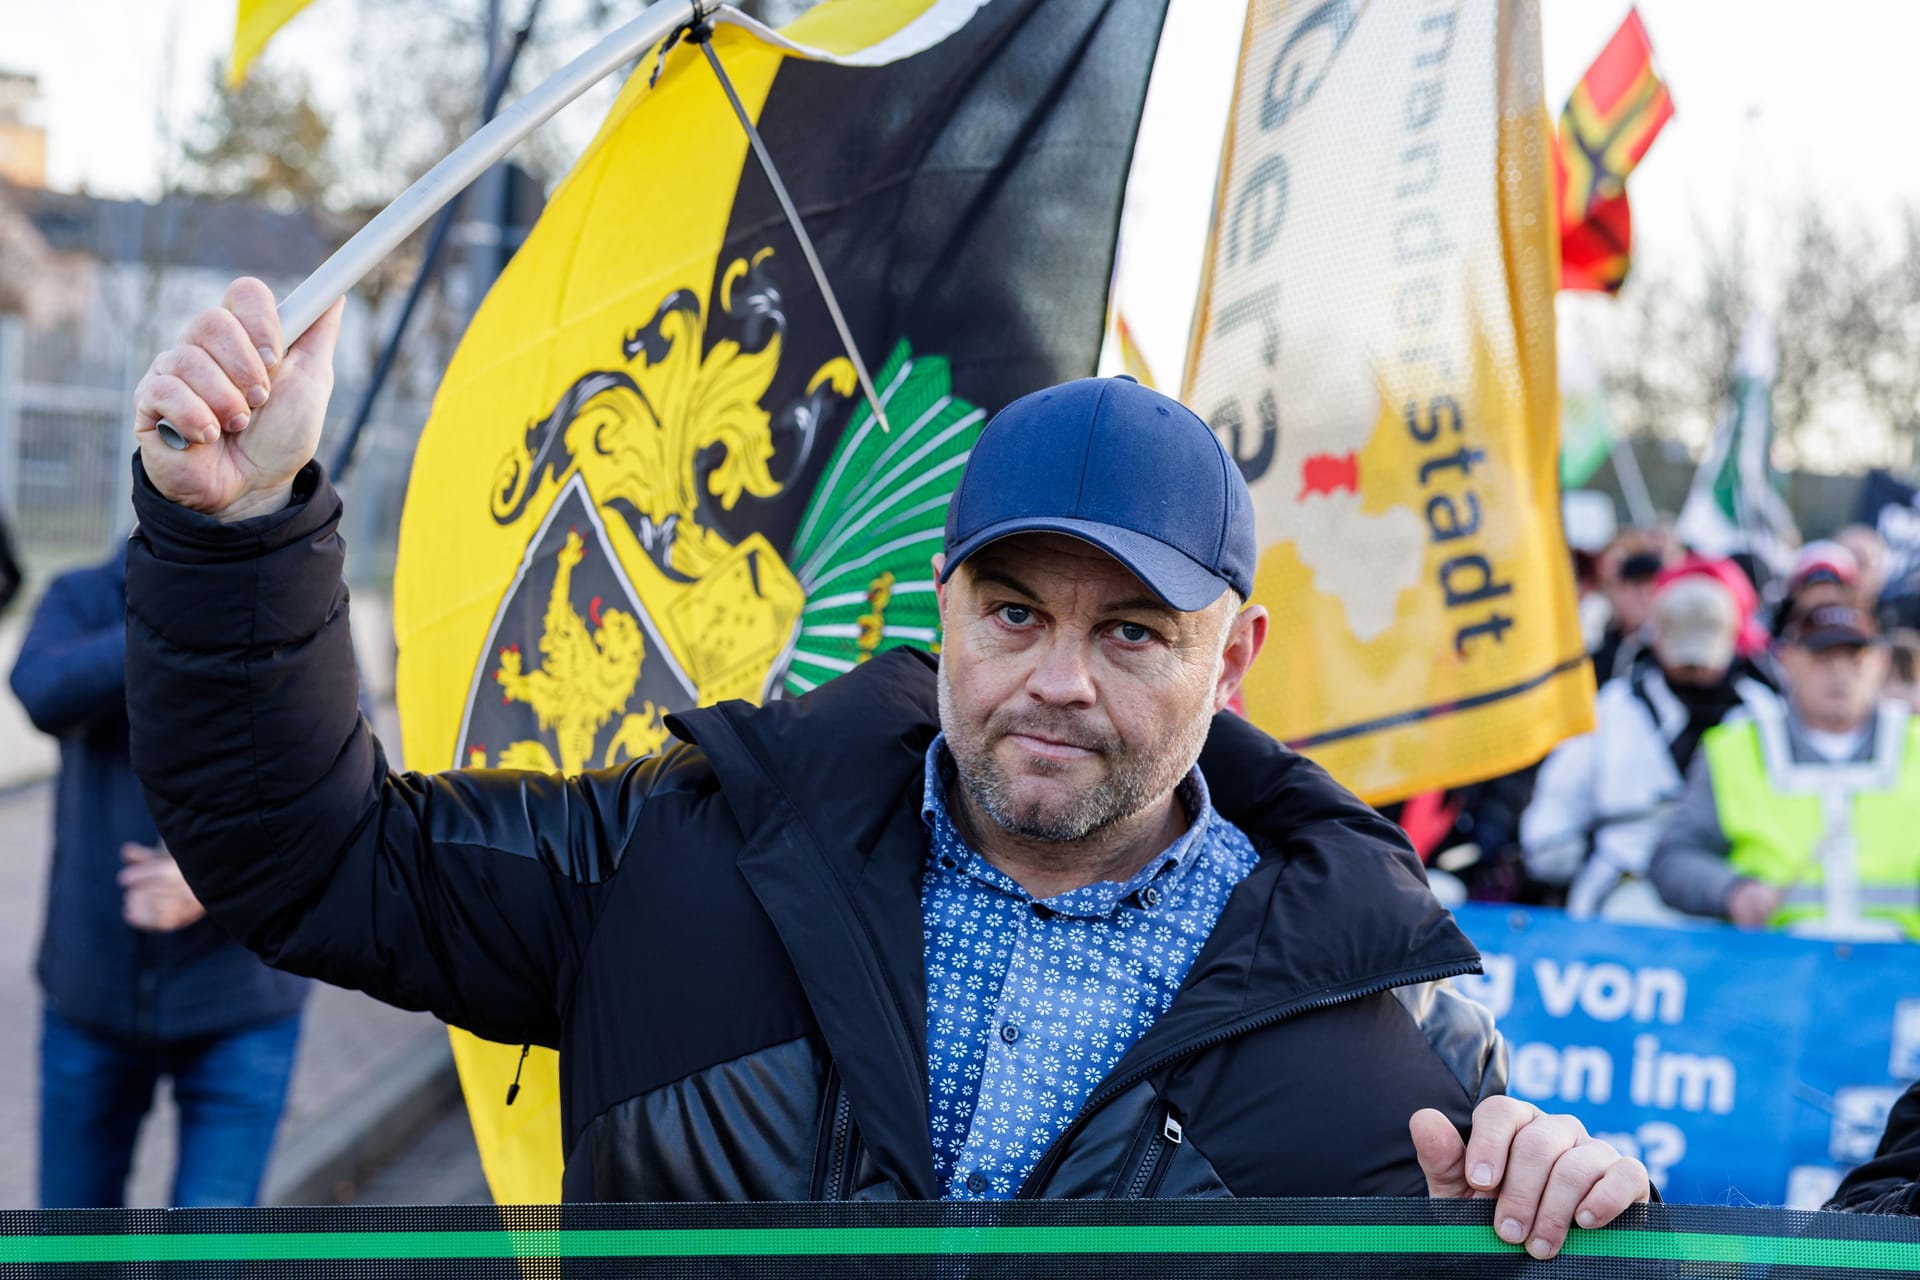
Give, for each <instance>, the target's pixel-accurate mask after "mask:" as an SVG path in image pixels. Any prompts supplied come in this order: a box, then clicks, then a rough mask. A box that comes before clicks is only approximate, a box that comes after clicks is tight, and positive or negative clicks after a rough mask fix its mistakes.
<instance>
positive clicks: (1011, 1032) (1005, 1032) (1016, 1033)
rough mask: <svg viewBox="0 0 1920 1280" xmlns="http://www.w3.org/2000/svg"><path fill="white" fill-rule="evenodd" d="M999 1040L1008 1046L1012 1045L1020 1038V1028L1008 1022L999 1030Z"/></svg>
mask: <svg viewBox="0 0 1920 1280" xmlns="http://www.w3.org/2000/svg"><path fill="white" fill-rule="evenodd" d="M1000 1038H1001V1039H1002V1040H1005V1041H1006V1042H1007V1043H1008V1044H1012V1043H1013V1042H1014V1041H1015V1040H1018V1039H1019V1038H1020V1028H1018V1027H1016V1026H1014V1025H1013V1024H1012V1023H1011V1022H1009V1023H1008V1024H1007V1025H1006V1026H1004V1027H1002V1028H1000Z"/></svg>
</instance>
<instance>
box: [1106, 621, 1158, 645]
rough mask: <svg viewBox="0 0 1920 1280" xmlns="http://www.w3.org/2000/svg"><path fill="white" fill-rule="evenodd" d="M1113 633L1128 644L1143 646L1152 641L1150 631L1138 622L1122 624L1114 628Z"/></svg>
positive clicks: (1151, 632)
mask: <svg viewBox="0 0 1920 1280" xmlns="http://www.w3.org/2000/svg"><path fill="white" fill-rule="evenodd" d="M1115 632H1116V633H1117V634H1118V635H1119V637H1120V638H1121V639H1122V640H1124V641H1126V642H1127V643H1128V644H1145V643H1146V642H1147V641H1149V640H1151V639H1153V631H1152V629H1151V628H1149V627H1145V626H1142V625H1141V624H1140V623H1138V622H1123V623H1121V624H1120V625H1119V626H1118V627H1117V628H1115Z"/></svg>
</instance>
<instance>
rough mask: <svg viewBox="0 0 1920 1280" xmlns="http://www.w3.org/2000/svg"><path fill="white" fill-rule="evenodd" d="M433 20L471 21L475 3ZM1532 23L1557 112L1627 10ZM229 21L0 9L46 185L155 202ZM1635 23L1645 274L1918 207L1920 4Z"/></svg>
mask: <svg viewBox="0 0 1920 1280" xmlns="http://www.w3.org/2000/svg"><path fill="white" fill-rule="evenodd" d="M443 2H444V3H462V4H472V5H474V6H475V7H476V8H477V6H478V4H479V2H480V0H443ZM1391 2H1392V0H1374V3H1391ZM548 7H549V9H557V8H561V7H565V6H556V5H549V6H548ZM1542 9H1543V21H1542V25H1543V29H1544V41H1543V45H1544V47H1543V53H1544V58H1545V67H1546V73H1547V93H1548V103H1549V106H1550V107H1551V109H1552V110H1553V111H1554V112H1555V113H1557V112H1558V110H1559V107H1560V105H1561V104H1562V103H1563V102H1564V101H1565V99H1566V96H1567V93H1568V91H1569V89H1570V88H1571V87H1572V85H1573V83H1574V81H1575V80H1577V79H1578V78H1579V76H1580V74H1581V72H1582V71H1583V70H1584V69H1585V68H1586V66H1587V64H1588V63H1589V62H1590V61H1591V60H1592V58H1593V57H1594V55H1595V54H1596V53H1598V52H1599V50H1600V48H1601V46H1602V45H1603V44H1604V43H1605V42H1606V39H1607V37H1608V36H1609V35H1611V34H1612V32H1613V30H1614V29H1615V28H1616V27H1617V26H1618V25H1619V22H1620V20H1621V18H1622V17H1624V15H1625V14H1626V12H1627V6H1626V5H1625V4H1624V3H1616V2H1614V0H1542ZM507 10H508V13H509V16H510V18H511V17H512V16H513V15H516V14H517V13H518V12H519V6H518V5H516V4H514V3H512V2H511V0H509V3H508V4H507ZM1239 11H1240V7H1239V6H1238V5H1236V4H1233V3H1230V0H1173V8H1172V12H1171V16H1170V18H1169V24H1168V28H1167V33H1166V38H1165V42H1164V44H1163V48H1162V52H1161V66H1162V68H1163V71H1162V73H1161V76H1160V78H1161V80H1162V82H1163V84H1164V85H1165V86H1166V87H1164V88H1162V89H1160V90H1159V91H1158V92H1156V95H1155V101H1154V106H1153V111H1152V113H1151V115H1150V119H1149V121H1148V124H1147V127H1146V130H1145V132H1144V133H1143V137H1142V140H1141V149H1140V158H1141V165H1142V167H1141V168H1140V169H1137V170H1136V181H1135V186H1134V191H1133V196H1132V200H1133V203H1134V205H1135V206H1136V209H1135V213H1134V216H1133V220H1134V224H1135V225H1136V226H1139V225H1142V219H1143V218H1144V219H1145V220H1146V224H1147V225H1151V226H1154V227H1156V228H1158V229H1159V232H1160V233H1159V234H1156V235H1154V237H1153V240H1154V242H1155V244H1156V245H1158V246H1167V245H1173V246H1175V248H1174V249H1173V250H1172V251H1156V253H1155V254H1154V255H1153V257H1154V261H1153V263H1152V264H1151V267H1152V275H1153V277H1154V283H1153V285H1152V287H1151V292H1152V295H1153V296H1154V297H1155V298H1157V299H1164V300H1165V302H1164V304H1163V305H1158V306H1155V307H1152V308H1150V310H1152V311H1153V312H1154V314H1151V315H1148V314H1142V315H1140V316H1138V317H1137V318H1136V320H1135V326H1136V328H1137V329H1138V330H1140V332H1141V338H1142V342H1143V343H1144V344H1145V345H1146V346H1147V347H1148V352H1149V355H1150V356H1151V357H1152V358H1153V359H1154V360H1155V361H1156V364H1158V365H1159V366H1161V367H1160V368H1159V369H1158V370H1157V371H1158V372H1159V373H1160V375H1161V378H1162V381H1164V382H1168V383H1172V382H1174V381H1175V379H1176V378H1177V374H1178V363H1179V359H1180V356H1181V354H1182V351H1181V349H1182V347H1183V345H1184V334H1185V328H1186V324H1187V318H1188V313H1189V312H1190V310H1191V306H1192V292H1193V287H1194V278H1195V277H1196V276H1197V270H1198V261H1199V252H1200V241H1201V239H1202V238H1203V237H1204V234H1205V227H1206V218H1207V210H1208V208H1209V204H1210V200H1211V192H1212V185H1213V169H1214V164H1215V161H1216V158H1217V156H1218V150H1219V139H1220V136H1221V132H1222V129H1223V127H1224V114H1225V110H1226V100H1227V96H1228V90H1229V88H1230V86H1231V81H1232V68H1233V62H1234V53H1235V49H1236V46H1237V43H1238V36H1239V20H1238V16H1237V15H1238V12H1239ZM232 12H233V0H82V2H81V3H77V4H76V3H75V0H0V32H4V38H0V67H3V68H6V69H9V70H17V71H27V72H31V73H34V74H36V75H38V76H39V77H40V78H41V82H42V88H43V92H44V95H45V101H44V104H43V108H42V115H43V122H44V123H45V124H46V125H47V127H48V146H49V167H50V170H51V174H50V177H51V180H52V182H53V183H54V185H56V186H59V187H65V188H73V187H78V186H80V185H83V184H84V185H85V186H86V187H88V188H89V189H91V190H94V191H97V192H101V193H108V194H116V195H134V194H149V193H151V192H152V190H153V189H154V184H155V182H156V177H157V173H158V169H157V166H156V162H155V139H156V136H157V134H156V128H155V120H156V114H157V112H159V111H161V110H167V111H171V112H173V113H174V115H175V117H176V118H177V119H187V118H191V117H192V116H193V115H194V114H195V113H197V111H198V110H199V109H200V108H201V106H203V105H204V94H205V83H206V73H205V68H206V66H207V65H208V63H209V62H211V61H212V60H213V59H214V58H216V57H218V56H220V54H221V53H222V51H223V50H224V49H225V47H226V44H227V41H228V39H229V35H230V31H231V23H232ZM1640 12H1641V15H1642V18H1643V20H1644V21H1645V23H1646V26H1647V30H1648V32H1649V34H1650V35H1651V37H1652V39H1653V43H1654V49H1655V52H1656V55H1657V57H1658V59H1659V61H1660V65H1661V69H1662V71H1663V72H1664V74H1665V77H1666V79H1667V82H1668V85H1669V86H1670V88H1671V90H1672V92H1673V96H1674V100H1675V103H1676V107H1677V115H1676V118H1675V120H1674V121H1673V123H1671V124H1669V125H1668V126H1667V129H1666V131H1665V132H1664V133H1663V134H1662V135H1661V137H1660V139H1659V140H1658V142H1656V143H1655V145H1654V147H1653V150H1652V151H1651V153H1649V155H1648V157H1647V159H1646V161H1645V162H1644V163H1643V164H1642V165H1641V167H1640V169H1639V171H1638V172H1637V173H1636V174H1635V175H1634V178H1633V181H1632V184H1631V193H1632V198H1633V207H1634V225H1635V234H1636V248H1637V250H1638V251H1639V252H1640V253H1641V254H1643V255H1645V259H1644V260H1646V261H1649V262H1653V263H1656V264H1664V263H1665V262H1669V261H1684V259H1685V256H1686V255H1687V254H1688V253H1689V252H1690V250H1691V248H1692V246H1693V244H1694V243H1695V241H1696V234H1695V230H1694V228H1695V226H1696V221H1697V220H1704V221H1707V222H1710V223H1724V221H1725V220H1727V219H1728V218H1730V217H1731V216H1732V215H1733V211H1734V209H1735V208H1736V207H1738V206H1741V204H1742V202H1743V201H1744V207H1745V208H1747V210H1748V212H1749V217H1750V218H1751V220H1752V223H1751V225H1752V231H1753V243H1755V244H1756V245H1757V246H1759V248H1760V249H1761V251H1762V252H1764V251H1765V249H1766V247H1767V245H1768V240H1769V230H1770V227H1771V222H1772V219H1773V216H1774V214H1775V213H1776V212H1777V211H1779V210H1781V209H1784V208H1787V207H1791V206H1792V205H1793V204H1796V203H1798V202H1799V201H1801V200H1804V199H1807V198H1809V197H1813V198H1818V199H1819V200H1821V201H1824V202H1826V203H1827V204H1828V205H1830V206H1832V207H1833V208H1834V209H1835V210H1836V211H1837V212H1839V213H1841V214H1843V215H1847V214H1854V213H1859V214H1865V215H1868V216H1885V215H1887V214H1889V213H1890V211H1891V210H1893V209H1895V208H1897V207H1898V206H1899V205H1900V204H1901V203H1903V202H1907V201H1914V202H1920V166H1915V165H1913V164H1912V163H1910V161H1909V159H1908V156H1907V155H1906V147H1905V146H1904V145H1903V142H1904V124H1905V122H1906V121H1907V120H1908V119H1909V117H1910V111H1911V107H1910V104H1909V101H1908V99H1909V97H1910V94H1911V89H1910V85H1911V83H1912V74H1913V73H1912V59H1913V50H1914V49H1915V48H1916V47H1920V5H1914V4H1906V3H1893V2H1892V0H1826V3H1823V4H1821V5H1818V6H1809V5H1807V4H1805V3H1792V4H1790V3H1788V0H1643V2H1642V3H1641V5H1640ZM358 20H359V9H358V7H357V5H356V3H355V0H313V3H312V4H311V5H310V7H309V8H308V9H307V10H306V11H305V12H304V13H303V14H301V16H299V17H298V18H296V19H295V20H294V22H293V24H292V25H290V26H289V27H288V28H287V30H286V31H285V32H283V33H282V35H281V37H280V39H279V41H278V42H277V43H276V45H275V49H274V54H275V56H276V57H282V58H288V59H291V60H293V61H296V62H298V63H300V64H301V65H303V66H304V67H306V68H308V69H309V72H310V74H311V75H312V76H313V79H314V82H315V86H316V90H317V92H318V93H319V94H320V96H321V97H322V98H323V99H326V98H328V97H329V96H330V95H332V94H335V93H340V94H343V93H344V86H343V83H342V77H341V76H340V74H339V72H338V70H337V66H338V63H339V59H340V58H341V56H342V50H343V49H344V39H345V36H344V33H345V32H347V31H348V30H350V29H351V25H352V24H353V23H354V22H356V21H358ZM80 23H84V36H82V34H81V32H80V31H79V30H77V24H80ZM169 66H170V67H172V68H174V72H173V76H172V78H171V79H169V78H167V77H166V76H164V75H163V70H164V69H165V68H167V67H169ZM163 81H164V83H163ZM591 125H592V121H591V120H590V119H579V118H575V119H572V120H569V121H567V122H565V123H564V124H563V125H562V126H561V127H562V128H564V129H567V130H568V132H569V136H576V137H578V138H580V139H582V140H584V138H585V137H586V136H587V135H588V134H589V132H590V130H591ZM344 159H345V160H346V161H347V162H348V163H351V157H345V158H344ZM1143 176H1144V177H1145V179H1146V180H1145V181H1142V177H1143ZM1142 206H1144V207H1142ZM1130 269H1132V270H1142V271H1144V270H1146V268H1145V267H1144V266H1142V265H1141V264H1140V263H1138V262H1135V263H1134V264H1132V266H1131V267H1130ZM1176 300H1177V301H1176Z"/></svg>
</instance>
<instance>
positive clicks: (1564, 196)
mask: <svg viewBox="0 0 1920 1280" xmlns="http://www.w3.org/2000/svg"><path fill="white" fill-rule="evenodd" d="M1672 118H1673V99H1672V97H1670V96H1669V95H1668V93H1667V86H1666V84H1665V83H1664V82H1662V80H1661V79H1660V76H1659V74H1658V72H1656V71H1655V70H1654V65H1653V45H1652V43H1651V42H1649V41H1648V39H1647V29H1646V27H1644V26H1642V25H1641V22H1640V13H1639V11H1638V10H1636V9H1630V10H1628V11H1627V18H1626V21H1624V22H1622V23H1621V24H1620V29H1619V30H1618V31H1616V32H1614V33H1613V39H1611V40H1609V41H1607V47H1606V48H1604V49H1602V50H1601V51H1600V56H1599V57H1598V58H1595V59H1594V60H1593V65H1592V66H1591V67H1588V68H1587V74H1586V75H1585V76H1583V77H1581V80H1580V83H1579V84H1577V85H1575V86H1574V89H1573V94H1572V96H1570V97H1569V98H1568V99H1567V106H1566V109H1565V110H1564V111H1562V112H1561V113H1560V145H1559V149H1558V151H1557V152H1556V154H1555V158H1554V176H1555V179H1556V193H1557V195H1558V197H1559V207H1560V287H1561V288H1562V289H1580V290H1588V291H1592V292H1599V293H1616V292H1618V291H1619V289H1620V286H1621V284H1622V283H1624V282H1625V280H1626V278H1627V267H1628V264H1629V261H1630V259H1631V257H1632V252H1633V218H1632V213H1631V211H1630V210H1629V209H1628V207H1627V175H1628V174H1629V173H1632V172H1633V169H1634V166H1635V165H1637V164H1639V163H1640V158H1641V157H1642V156H1644V155H1646V153H1647V148H1648V147H1650V146H1652V145H1653V140H1654V138H1655V137H1656V136H1657V135H1658V134H1659V132H1660V129H1661V127H1662V126H1663V125H1665V124H1666V123H1667V121H1668V120H1671V119H1672Z"/></svg>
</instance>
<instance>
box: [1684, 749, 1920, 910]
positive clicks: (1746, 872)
mask: <svg viewBox="0 0 1920 1280" xmlns="http://www.w3.org/2000/svg"><path fill="white" fill-rule="evenodd" d="M1763 721H1764V722H1763ZM1877 742H1878V748H1877V750H1876V753H1875V757H1876V758H1875V759H1874V760H1873V761H1869V762H1865V763H1862V764H1857V765H1840V766H1831V765H1796V764H1794V763H1793V762H1792V759H1791V756H1790V754H1789V752H1788V750H1787V745H1786V733H1785V726H1784V724H1782V723H1781V722H1779V721H1778V720H1777V719H1773V720H1766V719H1765V718H1756V719H1753V720H1745V721H1741V722H1738V723H1734V724H1723V725H1720V726H1718V727H1716V728H1713V729H1710V730H1708V731H1707V732H1706V734H1705V735H1704V736H1703V737H1702V738H1701V740H1700V747H1701V750H1702V751H1704V752H1705V753H1706V758H1707V768H1708V770H1709V771H1710V774H1711V776H1712V780H1713V802H1714V808H1715V810H1716V812H1717V813H1718V815H1719V819H1720V829H1721V831H1722V832H1723V833H1725V835H1726V838H1727V842H1728V844H1729V845H1730V846H1731V848H1730V850H1729V852H1728V858H1729V860H1730V861H1731V862H1732V864H1733V868H1734V870H1736V871H1738V872H1739V873H1740V874H1741V875H1743V876H1747V877H1749V878H1750V879H1754V880H1759V881H1762V882H1764V883H1767V884H1771V885H1778V886H1779V887H1781V888H1782V889H1784V890H1785V891H1786V897H1785V900H1784V901H1783V903H1782V904H1781V908H1780V911H1779V912H1778V913H1777V914H1776V915H1775V916H1774V918H1773V920H1772V921H1771V922H1770V923H1771V924H1772V925H1773V927H1774V928H1784V927H1788V926H1791V925H1794V924H1796V923H1800V922H1803V921H1813V920H1821V919H1824V918H1825V917H1826V915H1827V909H1828V900H1829V890H1828V886H1827V878H1828V873H1829V870H1830V869H1831V870H1832V871H1834V873H1835V874H1839V875H1851V876H1852V877H1853V879H1854V881H1855V883H1856V886H1857V887H1856V888H1855V889H1854V891H1853V892H1852V893H1851V895H1850V896H1851V897H1852V899H1853V900H1854V901H1856V902H1857V904H1858V911H1859V914H1860V915H1861V916H1862V917H1865V918H1869V919H1882V920H1890V921H1892V922H1894V923H1895V924H1897V925H1898V926H1899V927H1900V928H1901V929H1902V930H1903V931H1904V932H1905V933H1906V935H1907V937H1909V938H1912V939H1915V940H1920V722H1914V721H1911V720H1910V719H1909V718H1908V717H1907V716H1906V715H1904V714H1902V713H1898V712H1891V711H1889V712H1883V714H1882V716H1881V720H1880V724H1879V731H1878V736H1877ZM1849 796H1850V798H1848V797H1849ZM1841 805H1844V808H1840V809H1839V811H1840V813H1841V814H1843V815H1844V817H1845V824H1846V831H1845V832H1844V833H1843V834H1842V835H1841V838H1840V839H1839V840H1838V841H1835V842H1829V837H1831V836H1833V835H1834V834H1835V833H1834V832H1832V831H1831V830H1830V825H1831V824H1830V823H1829V821H1828V816H1827V814H1828V809H1829V806H1833V807H1836V808H1839V806H1841ZM1836 857H1840V858H1847V859H1848V860H1849V862H1848V864H1847V865H1844V866H1836V867H1831V868H1830V866H1829V863H1830V860H1831V859H1833V858H1836Z"/></svg>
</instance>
